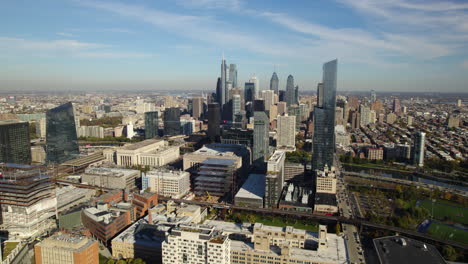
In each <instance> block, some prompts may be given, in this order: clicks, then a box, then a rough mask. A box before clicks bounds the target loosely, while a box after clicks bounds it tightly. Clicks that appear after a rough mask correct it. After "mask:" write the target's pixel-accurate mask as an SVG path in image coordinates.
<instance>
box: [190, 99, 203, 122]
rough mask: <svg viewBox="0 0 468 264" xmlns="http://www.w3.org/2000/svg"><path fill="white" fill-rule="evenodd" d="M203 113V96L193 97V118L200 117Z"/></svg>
mask: <svg viewBox="0 0 468 264" xmlns="http://www.w3.org/2000/svg"><path fill="white" fill-rule="evenodd" d="M202 114H203V100H202V98H201V97H195V98H193V99H192V116H193V118H196V119H200V117H201V115H202Z"/></svg>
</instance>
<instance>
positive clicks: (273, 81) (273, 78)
mask: <svg viewBox="0 0 468 264" xmlns="http://www.w3.org/2000/svg"><path fill="white" fill-rule="evenodd" d="M278 85H279V79H278V75H276V72H274V73H273V75H272V76H271V79H270V90H272V91H274V92H275V94H278Z"/></svg>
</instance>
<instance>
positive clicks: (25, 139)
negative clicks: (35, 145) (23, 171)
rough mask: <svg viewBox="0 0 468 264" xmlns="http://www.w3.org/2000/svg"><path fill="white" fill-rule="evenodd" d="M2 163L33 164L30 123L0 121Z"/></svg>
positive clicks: (0, 157)
mask: <svg viewBox="0 0 468 264" xmlns="http://www.w3.org/2000/svg"><path fill="white" fill-rule="evenodd" d="M0 162H4V163H17V164H30V163H31V145H30V143H29V123H28V122H24V121H19V120H5V121H0Z"/></svg>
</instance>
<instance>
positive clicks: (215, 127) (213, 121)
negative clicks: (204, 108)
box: [208, 103, 221, 142]
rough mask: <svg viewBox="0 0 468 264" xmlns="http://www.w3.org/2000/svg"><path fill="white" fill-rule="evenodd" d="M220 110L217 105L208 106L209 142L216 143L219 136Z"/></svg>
mask: <svg viewBox="0 0 468 264" xmlns="http://www.w3.org/2000/svg"><path fill="white" fill-rule="evenodd" d="M220 125H221V108H220V106H219V104H217V103H213V104H209V105H208V137H209V138H210V140H211V141H216V142H218V141H219V140H220V136H221V130H220V128H219V126H220Z"/></svg>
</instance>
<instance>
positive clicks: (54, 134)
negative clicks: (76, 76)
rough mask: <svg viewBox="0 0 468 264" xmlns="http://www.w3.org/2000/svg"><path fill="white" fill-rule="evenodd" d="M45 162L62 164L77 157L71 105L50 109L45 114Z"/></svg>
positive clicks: (76, 142)
mask: <svg viewBox="0 0 468 264" xmlns="http://www.w3.org/2000/svg"><path fill="white" fill-rule="evenodd" d="M46 119H47V126H46V127H47V128H46V131H47V136H46V153H47V161H48V162H52V163H62V162H64V161H67V160H71V159H74V158H76V157H78V155H79V148H78V138H77V127H76V123H75V112H74V108H73V105H72V103H66V104H63V105H60V106H58V107H56V108H53V109H50V110H49V111H47V113H46Z"/></svg>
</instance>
